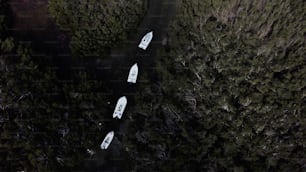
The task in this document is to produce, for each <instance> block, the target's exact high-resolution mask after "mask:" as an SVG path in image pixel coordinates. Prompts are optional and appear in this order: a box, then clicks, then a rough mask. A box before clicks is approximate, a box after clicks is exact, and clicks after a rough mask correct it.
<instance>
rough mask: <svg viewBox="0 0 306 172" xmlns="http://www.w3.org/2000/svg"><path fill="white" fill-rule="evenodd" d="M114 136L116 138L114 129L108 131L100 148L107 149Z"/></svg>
mask: <svg viewBox="0 0 306 172" xmlns="http://www.w3.org/2000/svg"><path fill="white" fill-rule="evenodd" d="M113 138H114V131H111V132H109V133H107V135H106V136H105V138H104V140H103V142H102V143H101V145H100V148H101V149H107V148H108V146H109V145H110V144H111V142H112V140H113Z"/></svg>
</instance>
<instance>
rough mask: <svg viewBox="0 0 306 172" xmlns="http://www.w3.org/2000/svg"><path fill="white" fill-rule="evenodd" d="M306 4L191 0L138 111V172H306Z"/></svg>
mask: <svg viewBox="0 0 306 172" xmlns="http://www.w3.org/2000/svg"><path fill="white" fill-rule="evenodd" d="M305 7H306V4H305V2H304V1H290V0H282V1H276V0H273V1H247V0H240V1H234V0H231V1H223V0H216V1H198V0H183V1H182V4H181V7H180V10H179V11H178V14H177V18H176V20H175V21H174V22H173V23H172V25H171V26H170V27H169V30H171V32H170V33H169V36H170V44H169V46H170V49H169V51H161V52H160V53H159V55H157V57H161V58H159V59H158V62H157V64H156V65H157V67H158V77H157V78H159V79H158V80H157V81H152V83H150V85H146V86H143V89H144V90H145V91H144V92H143V94H142V95H140V96H139V97H138V98H137V99H138V101H137V102H136V104H138V105H139V106H138V107H134V109H133V110H132V111H130V113H129V114H128V116H130V121H131V122H130V125H129V130H128V133H130V134H131V135H128V136H127V137H128V138H127V139H126V140H125V143H124V145H127V146H128V150H129V151H130V153H131V154H132V155H133V157H134V159H135V161H136V164H138V165H137V166H135V170H136V171H186V172H187V171H236V172H238V171H239V172H242V171H260V172H261V171H292V172H293V171H305V170H306V169H305V162H306V157H305V155H306V151H305V150H306V140H305V138H306V132H305V131H306V116H305V114H306V106H305V100H306V96H305V95H306V61H305V57H306V54H305V52H306V50H305V32H306V30H305V18H304V16H305ZM140 123H142V124H143V125H139V124H140Z"/></svg>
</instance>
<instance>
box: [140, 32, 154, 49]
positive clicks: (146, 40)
mask: <svg viewBox="0 0 306 172" xmlns="http://www.w3.org/2000/svg"><path fill="white" fill-rule="evenodd" d="M152 38H153V31H151V32H149V33H147V34H146V35H145V36H144V37H143V38H142V39H141V42H140V44H139V45H138V47H139V48H141V49H143V50H146V49H147V47H148V46H149V44H150V42H151V41H152Z"/></svg>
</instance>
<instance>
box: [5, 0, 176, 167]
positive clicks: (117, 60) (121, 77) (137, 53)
mask: <svg viewBox="0 0 306 172" xmlns="http://www.w3.org/2000/svg"><path fill="white" fill-rule="evenodd" d="M178 1H179V0H149V1H148V2H147V12H146V15H145V17H144V18H143V21H142V23H141V24H140V25H139V27H138V28H137V29H136V32H135V33H134V34H132V35H131V36H130V39H129V41H127V42H125V43H123V46H121V47H120V48H114V49H112V50H110V57H109V58H106V59H101V58H99V57H93V58H88V59H75V58H73V57H72V56H71V52H70V49H69V37H68V36H67V35H66V34H65V33H64V32H62V31H60V30H59V29H58V28H57V26H56V25H55V23H54V21H53V20H52V18H51V17H50V16H49V15H48V13H46V11H48V10H47V6H46V5H47V3H48V0H40V1H31V0H11V1H10V6H11V9H12V13H11V14H12V16H13V20H11V21H10V26H9V27H10V34H11V35H12V36H14V38H16V39H17V40H20V41H25V42H27V41H29V42H31V47H32V48H33V50H34V52H36V53H35V54H34V55H35V56H41V57H45V56H50V58H53V60H52V61H53V62H54V67H55V68H57V73H58V76H59V77H60V78H61V79H63V80H65V79H69V76H70V72H71V70H72V69H78V68H80V69H82V68H83V69H94V70H93V71H94V72H95V75H96V76H97V79H99V80H103V81H104V82H105V83H107V84H108V87H109V88H111V94H109V96H108V101H109V102H110V105H109V106H110V107H115V104H116V102H117V99H118V98H119V97H121V96H123V95H125V96H127V98H128V107H127V109H126V111H128V110H129V107H131V106H137V105H136V104H135V102H134V99H133V98H134V96H133V95H135V94H137V93H139V92H141V91H142V90H139V89H138V88H139V87H138V86H137V85H139V84H141V83H142V82H151V81H152V80H155V79H156V77H155V74H154V73H155V68H154V66H155V65H154V64H155V63H154V61H155V60H154V57H155V55H156V51H157V50H158V49H161V48H164V47H163V45H162V41H163V39H166V37H167V32H170V31H169V30H167V29H166V28H167V26H168V24H169V22H170V20H171V19H172V18H173V17H174V14H175V11H176V9H177V4H178ZM37 2H39V3H37ZM149 31H153V32H154V37H153V40H152V42H151V44H150V46H149V48H148V49H147V50H146V51H144V50H142V49H139V48H138V44H139V41H140V40H141V38H142V37H143V36H144V35H145V34H146V33H147V32H149ZM136 62H137V63H138V66H139V76H140V75H143V74H144V73H147V74H148V76H149V77H148V80H138V82H137V84H134V85H130V84H128V83H127V82H126V79H127V74H128V72H129V69H130V67H131V66H132V65H133V64H134V63H136ZM112 110H113V109H112V108H110V110H109V112H108V113H109V114H110V115H109V119H107V120H106V121H109V122H107V124H105V125H104V127H106V128H108V129H109V131H111V130H114V131H115V138H114V140H113V142H112V144H111V146H110V147H109V149H108V150H106V151H102V150H100V151H98V152H97V153H96V154H95V155H94V157H92V158H91V159H88V160H85V161H84V163H83V164H80V166H78V167H76V169H75V170H86V171H97V170H101V171H129V170H128V169H130V167H131V165H133V163H132V162H131V159H130V158H129V155H128V153H127V152H125V151H124V145H121V143H120V135H124V134H126V133H125V131H126V125H128V119H127V118H126V117H123V118H122V120H112V116H111V114H112ZM105 131H106V130H105ZM106 133H107V132H106ZM106 133H101V134H102V135H105V134H106ZM116 136H118V137H116ZM101 141H102V140H101ZM97 146H99V145H97Z"/></svg>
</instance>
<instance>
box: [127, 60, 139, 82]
mask: <svg viewBox="0 0 306 172" xmlns="http://www.w3.org/2000/svg"><path fill="white" fill-rule="evenodd" d="M137 76H138V65H137V63H135V64H134V65H133V66H132V67H131V69H130V73H129V76H128V79H127V82H130V83H136V80H137Z"/></svg>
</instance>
